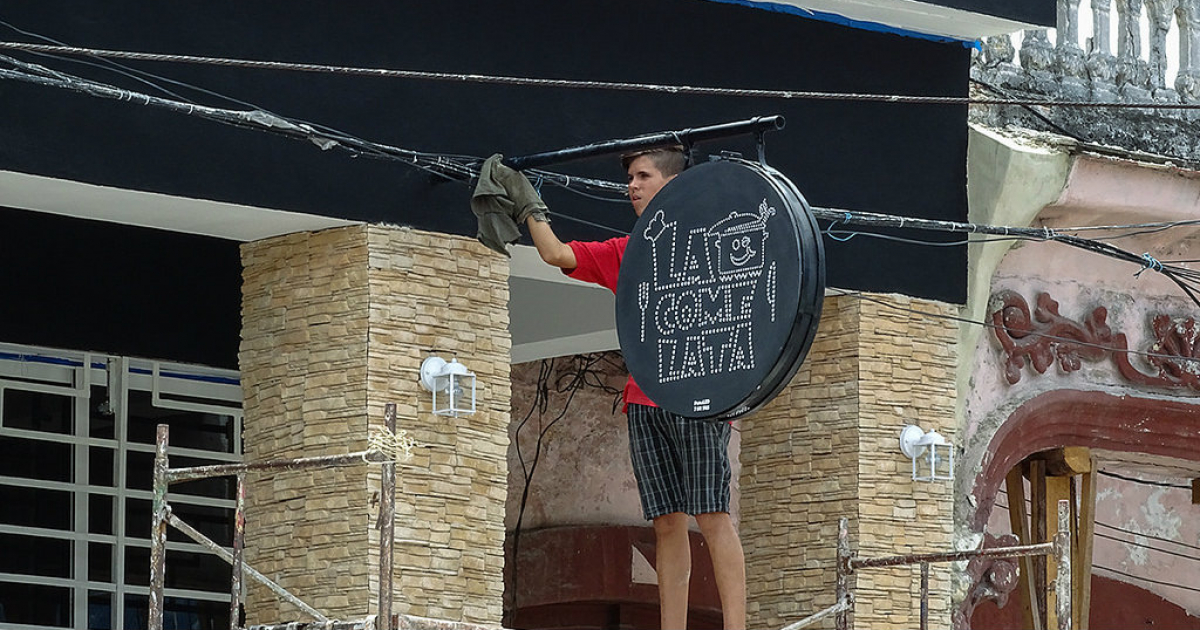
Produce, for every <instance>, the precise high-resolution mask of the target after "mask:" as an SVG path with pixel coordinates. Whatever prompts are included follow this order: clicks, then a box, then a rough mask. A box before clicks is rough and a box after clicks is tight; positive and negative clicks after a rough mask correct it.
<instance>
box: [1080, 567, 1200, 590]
mask: <svg viewBox="0 0 1200 630" xmlns="http://www.w3.org/2000/svg"><path fill="white" fill-rule="evenodd" d="M1092 569H1093V570H1095V569H1100V570H1103V571H1109V572H1112V573H1116V574H1117V575H1120V576H1123V577H1127V578H1130V579H1132V580H1137V581H1139V582H1146V583H1149V584H1157V585H1159V586H1169V587H1171V588H1178V589H1183V590H1185V591H1192V592H1195V593H1200V588H1197V587H1195V586H1187V585H1185V584H1179V583H1176V582H1163V581H1162V580H1155V579H1152V578H1148V577H1142V576H1140V575H1133V574H1132V573H1126V572H1124V571H1121V570H1118V569H1114V568H1112V567H1105V566H1101V565H1098V564H1093V565H1092Z"/></svg>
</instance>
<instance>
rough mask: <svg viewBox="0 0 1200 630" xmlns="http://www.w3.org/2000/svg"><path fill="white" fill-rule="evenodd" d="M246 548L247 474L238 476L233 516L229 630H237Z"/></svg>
mask: <svg viewBox="0 0 1200 630" xmlns="http://www.w3.org/2000/svg"><path fill="white" fill-rule="evenodd" d="M245 547H246V474H245V473H242V474H239V475H238V476H237V508H236V509H235V510H234V514H233V563H232V564H233V577H232V579H231V580H230V585H229V630H237V629H238V628H239V627H240V626H239V624H238V603H240V602H241V599H242V565H243V555H244V554H243V553H242V552H243V550H244V549H245Z"/></svg>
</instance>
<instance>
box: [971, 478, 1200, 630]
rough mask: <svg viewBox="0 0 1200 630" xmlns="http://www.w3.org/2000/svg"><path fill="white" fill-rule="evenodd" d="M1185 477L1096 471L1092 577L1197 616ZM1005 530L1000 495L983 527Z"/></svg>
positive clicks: (1197, 527) (1195, 520) (1196, 568)
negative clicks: (1147, 479) (1148, 479)
mask: <svg viewBox="0 0 1200 630" xmlns="http://www.w3.org/2000/svg"><path fill="white" fill-rule="evenodd" d="M1147 476H1149V475H1147ZM1131 478H1132V477H1131ZM1185 481H1186V480H1183V479H1178V480H1172V481H1168V482H1166V483H1170V484H1173V485H1172V486H1162V485H1154V484H1150V483H1138V482H1134V481H1128V480H1125V479H1119V478H1116V477H1112V476H1111V475H1105V474H1103V473H1101V474H1100V475H1099V477H1098V478H1097V491H1096V537H1095V542H1094V548H1093V556H1092V565H1093V570H1094V572H1095V575H1097V576H1103V577H1106V578H1109V579H1112V580H1115V581H1118V582H1127V583H1129V584H1131V585H1133V586H1137V587H1140V588H1142V589H1145V590H1146V591H1149V592H1151V593H1154V594H1156V595H1158V596H1160V597H1162V598H1163V599H1165V600H1167V601H1170V602H1173V603H1175V604H1177V605H1179V606H1180V607H1181V608H1183V609H1184V610H1186V611H1187V612H1188V613H1189V614H1191V615H1192V616H1195V617H1200V505H1193V504H1192V502H1191V490H1190V487H1185V483H1184V482H1185ZM1155 483H1162V482H1155ZM1009 530H1010V527H1009V521H1008V497H1007V496H1003V497H1001V499H1000V502H999V505H998V506H997V508H996V509H995V510H993V511H992V515H991V518H990V519H989V520H988V525H987V532H988V533H989V534H992V535H994V536H1000V535H1003V534H1006V533H1009ZM1100 621H1101V620H1100V619H1097V625H1096V627H1101V626H1100V625H1098V624H1099V623H1100Z"/></svg>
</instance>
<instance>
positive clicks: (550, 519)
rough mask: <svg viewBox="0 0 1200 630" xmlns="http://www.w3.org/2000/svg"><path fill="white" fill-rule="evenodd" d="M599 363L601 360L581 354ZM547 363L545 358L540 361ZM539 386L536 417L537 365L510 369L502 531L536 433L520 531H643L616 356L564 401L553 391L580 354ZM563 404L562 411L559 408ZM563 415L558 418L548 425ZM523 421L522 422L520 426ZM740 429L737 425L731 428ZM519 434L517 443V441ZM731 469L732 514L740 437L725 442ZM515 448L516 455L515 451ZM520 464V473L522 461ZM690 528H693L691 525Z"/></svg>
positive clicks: (511, 521) (564, 360)
mask: <svg viewBox="0 0 1200 630" xmlns="http://www.w3.org/2000/svg"><path fill="white" fill-rule="evenodd" d="M588 356H591V357H597V358H598V357H600V356H601V355H588ZM547 361H551V360H547ZM552 361H553V371H552V372H550V374H549V377H548V379H546V384H547V386H548V388H549V389H548V391H549V400H548V403H547V405H546V407H545V409H544V411H542V412H541V413H539V412H538V410H537V409H533V412H532V415H531V414H530V411H531V408H533V406H534V405H535V401H536V398H537V396H536V393H537V389H538V380H539V373H540V371H541V369H542V362H540V361H539V362H530V363H521V364H517V365H514V366H513V367H512V387H513V390H512V392H513V393H512V424H511V425H510V427H509V436H510V446H509V450H508V460H509V475H508V496H509V500H508V509H507V518H506V520H505V526H506V528H507V529H508V530H509V531H512V529H513V528H514V527H515V526H516V522H517V516H518V512H519V510H520V501H521V496H522V494H523V493H524V491H525V479H524V476H525V474H527V473H525V472H523V470H524V471H528V470H529V469H530V468H531V467H532V465H533V461H534V457H535V453H536V452H537V442H538V435H539V434H540V433H541V432H542V431H543V430H544V431H545V435H544V437H543V438H542V444H541V454H540V456H538V457H539V459H538V462H537V468H536V470H535V471H534V473H533V477H532V481H531V483H530V486H529V498H528V501H527V503H526V506H525V514H524V517H523V519H522V523H521V528H522V529H523V530H529V529H538V528H543V527H553V526H561V525H634V526H641V527H648V526H649V525H650V523H649V521H647V520H645V519H643V518H642V508H641V503H640V501H639V499H638V492H637V482H636V481H635V480H634V478H633V466H632V464H631V463H630V460H629V431H628V428H627V424H626V418H625V414H624V413H622V412H621V403H620V402H619V401H618V400H617V396H618V394H617V393H616V392H619V391H621V389H622V388H623V387H624V386H625V379H626V378H627V377H628V372H626V371H625V369H624V362H623V361H622V359H621V356H620V353H617V352H611V353H607V354H605V355H603V358H602V359H599V360H598V361H597V362H595V363H594V364H592V365H591V367H590V368H588V377H587V378H586V379H585V381H584V382H585V385H584V387H583V388H582V389H580V390H579V391H577V392H576V393H575V394H574V396H571V395H570V393H569V392H568V391H560V390H561V388H563V387H565V386H566V385H568V384H569V382H570V380H571V378H572V376H574V375H575V374H577V373H578V372H579V370H580V369H581V368H582V367H583V366H584V365H585V363H586V362H587V358H585V357H583V356H574V357H559V358H556V359H553V360H552ZM568 398H569V399H570V403H569V408H568V409H567V411H566V413H565V414H564V412H563V410H564V407H565V406H566V405H567V403H568ZM560 415H561V416H562V418H561V420H558V421H557V422H556V421H555V419H556V418H558V417H559V416H560ZM526 417H528V419H527V420H526ZM734 428H735V429H737V428H740V423H734ZM518 429H519V432H520V439H519V440H518ZM729 442H730V444H729V451H730V453H729V458H730V464H731V466H732V468H733V481H732V482H731V483H732V486H731V493H730V494H731V496H730V512H731V514H732V516H733V517H734V522H735V525H736V522H737V515H738V511H739V510H738V506H739V504H738V494H739V493H738V475H739V472H740V468H741V466H740V464H739V462H738V451H739V449H740V443H741V440H740V436H739V434H738V431H736V430H735V431H734V432H733V435H732V437H731V438H730V440H729ZM518 446H519V448H520V449H521V450H520V452H521V455H520V457H518V455H517V448H518ZM522 459H523V460H524V468H523V467H522V463H521V460H522ZM692 525H693V529H695V523H693V524H692Z"/></svg>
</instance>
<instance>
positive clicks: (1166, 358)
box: [990, 290, 1200, 391]
mask: <svg viewBox="0 0 1200 630" xmlns="http://www.w3.org/2000/svg"><path fill="white" fill-rule="evenodd" d="M991 304H992V307H991V308H992V312H991V316H990V320H991V323H992V325H993V328H992V330H993V332H994V334H995V335H996V339H997V340H998V341H999V342H1000V345H1001V347H1002V348H1003V351H1004V376H1005V378H1006V379H1007V380H1008V383H1009V384H1010V385H1014V384H1016V383H1018V382H1020V380H1021V374H1022V371H1023V369H1024V367H1025V366H1026V365H1029V366H1030V367H1032V368H1033V369H1034V371H1036V372H1037V373H1038V374H1045V373H1046V370H1048V369H1049V368H1050V366H1051V365H1054V364H1055V363H1056V362H1057V363H1058V365H1059V369H1061V370H1062V371H1063V372H1075V371H1077V370H1079V369H1080V368H1081V367H1082V366H1083V361H1085V360H1086V361H1089V362H1096V361H1101V360H1104V359H1105V358H1108V357H1111V358H1112V361H1113V363H1114V364H1115V366H1116V368H1117V371H1118V373H1119V374H1120V375H1121V376H1122V377H1123V378H1125V379H1126V380H1128V381H1130V382H1132V383H1136V384H1138V385H1145V386H1150V387H1170V388H1184V387H1186V388H1189V389H1192V390H1196V391H1200V327H1198V326H1197V324H1196V319H1195V318H1194V317H1172V316H1170V315H1166V314H1156V315H1153V316H1152V318H1151V331H1152V333H1153V335H1154V338H1155V341H1154V343H1152V344H1151V345H1150V347H1148V348H1146V349H1145V350H1142V351H1141V352H1139V353H1138V354H1142V355H1144V356H1145V357H1146V362H1148V363H1149V364H1150V366H1151V367H1152V368H1154V370H1156V371H1155V372H1152V373H1149V374H1148V373H1146V372H1143V371H1142V370H1141V369H1139V368H1137V367H1135V366H1134V365H1133V363H1132V362H1131V360H1130V356H1131V353H1130V352H1129V342H1128V340H1127V338H1126V336H1125V335H1124V334H1123V333H1114V332H1113V331H1112V329H1111V328H1110V327H1109V326H1108V323H1107V321H1106V320H1107V318H1108V309H1107V308H1105V307H1103V306H1098V307H1096V308H1094V309H1092V311H1091V312H1090V313H1088V314H1087V315H1086V316H1084V318H1083V319H1082V320H1080V321H1076V320H1072V319H1070V318H1067V317H1063V316H1062V315H1061V314H1059V312H1058V302H1056V301H1055V300H1054V299H1053V298H1052V297H1050V295H1049V294H1048V293H1039V294H1038V295H1037V298H1036V307H1035V308H1034V309H1033V310H1032V311H1031V310H1030V308H1029V304H1028V302H1026V301H1025V298H1024V297H1022V296H1021V295H1020V294H1018V293H1016V292H1014V291H1008V290H1005V291H1000V292H998V293H996V294H994V295H993V296H992V299H991Z"/></svg>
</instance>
